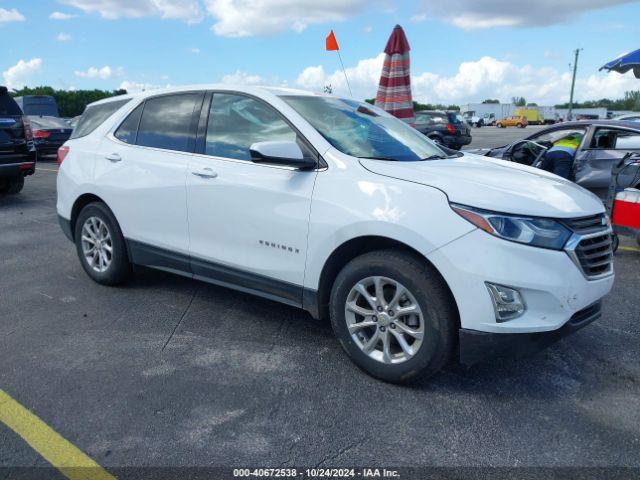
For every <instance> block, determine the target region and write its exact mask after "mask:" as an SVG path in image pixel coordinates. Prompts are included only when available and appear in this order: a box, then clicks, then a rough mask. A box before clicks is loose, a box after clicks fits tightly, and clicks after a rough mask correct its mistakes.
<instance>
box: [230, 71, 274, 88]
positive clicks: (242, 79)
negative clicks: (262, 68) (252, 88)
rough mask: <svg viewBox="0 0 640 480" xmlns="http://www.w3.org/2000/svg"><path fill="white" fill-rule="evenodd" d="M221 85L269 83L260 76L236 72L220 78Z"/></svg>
mask: <svg viewBox="0 0 640 480" xmlns="http://www.w3.org/2000/svg"><path fill="white" fill-rule="evenodd" d="M222 83H225V84H227V85H266V84H268V83H269V82H268V81H267V80H265V79H264V78H262V77H261V76H260V75H251V74H249V73H247V72H243V71H240V70H236V71H235V73H232V74H229V75H225V76H224V77H222Z"/></svg>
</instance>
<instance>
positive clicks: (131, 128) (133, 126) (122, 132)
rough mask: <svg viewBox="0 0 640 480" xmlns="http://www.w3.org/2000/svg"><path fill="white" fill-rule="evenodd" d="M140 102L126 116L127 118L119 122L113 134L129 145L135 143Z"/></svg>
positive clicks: (140, 111) (140, 110) (140, 112)
mask: <svg viewBox="0 0 640 480" xmlns="http://www.w3.org/2000/svg"><path fill="white" fill-rule="evenodd" d="M143 105H144V104H140V105H138V106H137V107H136V109H135V110H134V111H133V112H131V113H130V114H129V116H127V118H126V119H125V120H124V122H122V123H121V124H120V126H119V127H118V130H116V133H114V136H115V137H116V138H117V139H118V140H121V141H123V142H125V143H129V144H131V145H133V144H135V143H136V135H137V133H138V124H139V123H140V115H142V106H143Z"/></svg>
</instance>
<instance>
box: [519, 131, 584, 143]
mask: <svg viewBox="0 0 640 480" xmlns="http://www.w3.org/2000/svg"><path fill="white" fill-rule="evenodd" d="M584 132H585V130H584V128H562V129H558V130H552V131H550V132H546V133H542V134H540V135H537V136H535V137H533V138H531V140H533V141H535V142H549V143H554V142H557V141H558V140H561V139H563V138H567V137H569V136H573V135H584Z"/></svg>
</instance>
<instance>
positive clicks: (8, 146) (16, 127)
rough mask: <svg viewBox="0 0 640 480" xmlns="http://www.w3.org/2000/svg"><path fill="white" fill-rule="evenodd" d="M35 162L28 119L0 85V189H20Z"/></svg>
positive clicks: (18, 190)
mask: <svg viewBox="0 0 640 480" xmlns="http://www.w3.org/2000/svg"><path fill="white" fill-rule="evenodd" d="M35 166H36V150H35V147H34V145H33V138H32V135H31V127H30V125H29V120H28V118H27V117H26V116H25V115H23V114H22V111H21V110H20V107H19V106H18V104H17V103H16V102H15V100H14V99H13V98H12V97H11V95H9V92H8V91H7V89H6V88H5V87H0V193H9V194H14V193H19V192H20V191H21V190H22V188H23V186H24V178H25V177H26V176H28V175H33V173H34V171H35Z"/></svg>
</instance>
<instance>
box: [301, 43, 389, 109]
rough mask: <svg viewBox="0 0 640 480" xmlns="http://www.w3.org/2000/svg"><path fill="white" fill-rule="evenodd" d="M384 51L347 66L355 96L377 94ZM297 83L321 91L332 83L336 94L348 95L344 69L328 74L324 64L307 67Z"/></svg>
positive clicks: (363, 96) (360, 97) (362, 96)
mask: <svg viewBox="0 0 640 480" xmlns="http://www.w3.org/2000/svg"><path fill="white" fill-rule="evenodd" d="M383 60H384V53H380V54H379V55H378V56H377V57H374V58H368V59H365V60H360V61H359V62H358V64H357V65H356V66H355V67H347V69H346V71H347V76H348V78H349V85H350V86H351V90H352V92H353V96H354V97H355V98H359V99H363V98H370V97H373V96H375V94H376V90H377V86H378V82H379V81H380V72H381V70H382V62H383ZM296 83H297V84H298V85H300V86H301V87H303V88H306V89H308V90H313V91H316V92H321V91H322V90H323V88H324V86H325V85H331V86H332V87H333V92H334V93H335V94H336V95H348V94H349V89H348V88H347V82H346V80H345V78H344V73H343V72H342V70H336V71H334V72H333V73H331V74H327V73H326V72H325V70H324V67H323V66H322V65H317V66H312V67H307V68H305V69H304V70H303V71H302V73H300V75H298V78H297V79H296Z"/></svg>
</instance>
